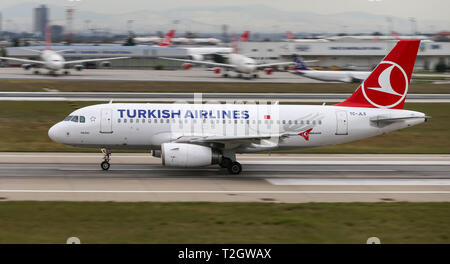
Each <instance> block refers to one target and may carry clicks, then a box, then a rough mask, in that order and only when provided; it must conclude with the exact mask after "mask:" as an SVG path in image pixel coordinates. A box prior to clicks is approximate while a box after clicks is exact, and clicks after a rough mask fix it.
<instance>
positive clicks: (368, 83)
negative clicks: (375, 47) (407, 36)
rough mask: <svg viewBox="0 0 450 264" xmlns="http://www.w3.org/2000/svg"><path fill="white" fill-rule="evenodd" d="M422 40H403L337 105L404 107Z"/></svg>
mask: <svg viewBox="0 0 450 264" xmlns="http://www.w3.org/2000/svg"><path fill="white" fill-rule="evenodd" d="M419 45H420V40H400V41H399V42H398V43H397V45H396V46H395V47H394V48H393V49H392V50H391V52H389V54H388V55H387V56H386V57H385V58H384V59H383V60H382V61H381V62H380V64H378V66H377V67H376V68H375V70H373V72H372V73H371V74H370V75H369V77H367V79H366V80H365V81H364V82H363V83H362V84H361V85H360V86H359V87H358V89H357V90H356V92H354V93H353V94H352V95H351V96H350V97H349V98H348V99H347V100H345V101H344V102H342V103H339V104H337V106H349V107H372V108H395V109H402V108H403V105H404V103H405V98H406V94H407V93H408V86H409V81H410V80H411V74H412V71H413V68H414V63H415V61H416V56H417V51H418V49H419Z"/></svg>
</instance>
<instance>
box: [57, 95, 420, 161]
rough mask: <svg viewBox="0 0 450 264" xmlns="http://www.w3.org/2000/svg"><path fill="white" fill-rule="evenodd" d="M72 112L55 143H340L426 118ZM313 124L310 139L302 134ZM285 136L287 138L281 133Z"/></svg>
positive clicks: (221, 108) (337, 110)
mask: <svg viewBox="0 0 450 264" xmlns="http://www.w3.org/2000/svg"><path fill="white" fill-rule="evenodd" d="M70 116H77V118H76V119H77V120H76V122H75V121H70V120H68V121H61V122H59V123H57V124H56V125H54V126H53V127H52V128H51V129H50V130H49V136H50V138H51V139H53V140H54V141H56V142H59V143H63V144H67V145H73V146H79V147H92V148H108V149H119V148H120V149H147V150H149V149H160V148H161V144H163V143H168V142H174V141H176V140H177V139H180V138H193V137H194V138H211V137H227V138H231V139H232V138H233V137H234V138H242V137H246V136H254V137H258V136H261V137H264V136H267V135H272V137H271V138H270V139H261V140H255V141H252V142H250V143H249V142H248V141H240V140H235V141H233V140H229V141H226V142H227V143H225V144H224V145H223V146H222V148H223V150H226V151H231V152H234V153H250V152H259V151H267V150H290V149H306V148H314V147H320V146H326V145H334V144H340V143H344V142H349V141H354V140H359V139H363V138H367V137H371V136H376V135H380V134H384V133H387V132H391V131H394V130H398V129H402V128H405V127H409V126H413V125H416V124H419V123H422V122H424V121H425V115H424V114H423V113H420V112H415V111H408V110H391V109H377V108H357V107H339V106H315V105H261V104H258V105H255V104H248V105H246V104H233V105H226V104H136V103H114V104H100V105H93V106H88V107H84V108H81V109H78V110H76V111H74V112H73V113H71V114H70ZM379 117H384V118H386V117H388V118H396V117H401V118H404V117H413V118H405V119H404V120H401V121H399V122H392V123H378V122H376V121H374V119H378V118H379ZM68 119H69V118H68ZM81 120H83V121H84V122H80V121H81ZM311 128H312V130H311V131H310V133H309V134H310V136H309V138H308V139H306V138H304V137H302V136H301V135H298V134H299V133H301V132H303V131H306V130H308V129H311ZM283 134H285V135H286V136H279V135H283Z"/></svg>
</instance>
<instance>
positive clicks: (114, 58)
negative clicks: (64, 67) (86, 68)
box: [64, 57, 130, 64]
mask: <svg viewBox="0 0 450 264" xmlns="http://www.w3.org/2000/svg"><path fill="white" fill-rule="evenodd" d="M129 58H130V57H113V58H101V59H85V60H73V61H65V62H64V64H74V63H84V62H91V61H108V60H121V59H129Z"/></svg>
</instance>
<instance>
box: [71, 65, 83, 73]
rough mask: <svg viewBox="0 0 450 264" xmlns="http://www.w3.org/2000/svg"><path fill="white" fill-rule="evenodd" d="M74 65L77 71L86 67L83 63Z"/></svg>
mask: <svg viewBox="0 0 450 264" xmlns="http://www.w3.org/2000/svg"><path fill="white" fill-rule="evenodd" d="M73 67H74V68H75V70H77V71H81V70H82V69H84V66H83V65H81V64H77V65H75V66H73Z"/></svg>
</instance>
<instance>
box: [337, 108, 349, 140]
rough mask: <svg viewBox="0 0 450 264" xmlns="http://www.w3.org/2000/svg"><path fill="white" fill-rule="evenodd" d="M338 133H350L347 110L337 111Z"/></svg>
mask: <svg viewBox="0 0 450 264" xmlns="http://www.w3.org/2000/svg"><path fill="white" fill-rule="evenodd" d="M336 135H348V117H347V111H342V110H340V111H336Z"/></svg>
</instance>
